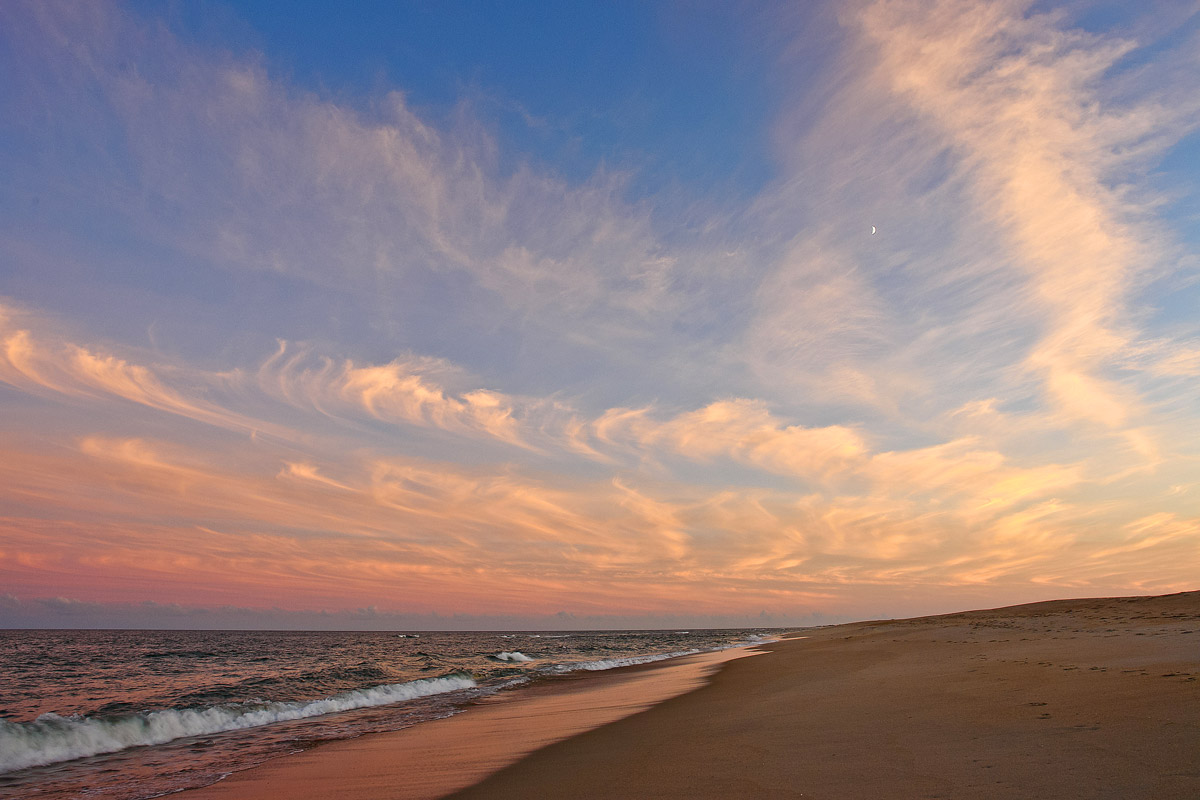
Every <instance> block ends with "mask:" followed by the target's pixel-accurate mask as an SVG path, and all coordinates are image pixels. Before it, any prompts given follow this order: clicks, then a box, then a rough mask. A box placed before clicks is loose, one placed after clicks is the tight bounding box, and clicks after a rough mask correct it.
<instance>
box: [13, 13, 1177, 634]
mask: <svg viewBox="0 0 1200 800" xmlns="http://www.w3.org/2000/svg"><path fill="white" fill-rule="evenodd" d="M1198 8H1200V7H1198V6H1197V4H1195V3H1169V4H1168V3H1164V4H1150V5H1148V6H1146V7H1144V8H1143V7H1138V8H1136V9H1133V8H1131V7H1129V6H1127V5H1123V4H1086V3H1070V4H1061V5H1060V4H1047V3H1036V4H1034V3H1029V2H1016V1H1015V0H1013V1H1007V0H1006V1H1004V2H987V3H984V2H974V1H973V0H940V1H939V2H935V3H917V2H907V1H906V0H877V1H874V2H867V1H866V0H854V1H853V2H850V1H847V2H830V3H813V4H804V5H803V6H796V5H791V4H772V3H746V4H717V3H628V4H618V3H596V4H565V5H564V4H541V3H521V4H513V3H504V4H500V3H494V4H489V3H471V4H466V3H463V4H456V3H450V4H444V3H438V4H426V3H405V4H392V3H379V4H362V5H359V6H356V10H355V13H353V14H347V13H345V11H344V10H343V9H341V8H340V7H337V6H334V5H332V4H322V3H301V4H291V5H289V6H288V7H287V9H286V11H284V10H280V9H278V8H275V7H273V6H271V5H269V4H252V3H246V4H225V3H204V4H191V3H189V4H156V3H140V2H139V3H128V4H120V3H92V4H72V3H54V2H51V3H13V4H11V5H8V6H6V7H4V9H3V10H2V11H0V15H2V18H0V30H2V31H3V33H0V70H3V72H4V74H6V75H9V76H11V79H10V80H8V81H7V82H6V84H5V86H4V87H3V88H0V111H2V114H0V118H2V119H3V120H4V122H3V123H0V208H2V209H3V212H4V213H3V215H2V218H0V344H2V345H3V348H2V350H0V408H2V409H3V414H2V419H3V422H0V431H3V436H4V445H3V447H4V449H5V453H3V454H0V455H2V456H3V458H2V459H0V461H3V463H4V465H5V466H4V467H0V507H2V508H3V509H4V511H3V513H2V514H0V584H2V585H4V586H7V587H9V588H8V589H6V590H5V592H7V594H6V599H5V601H4V603H3V604H0V624H5V623H7V624H54V620H55V619H59V617H56V616H55V615H56V614H58V615H60V616H61V617H62V619H63V620H66V619H67V616H69V617H70V619H69V620H67V622H69V623H70V624H72V625H77V624H84V623H86V622H87V620H88V619H92V620H93V621H95V622H96V624H100V622H101V621H103V624H114V623H113V620H114V619H125V620H128V624H157V623H155V622H154V620H155V619H157V618H158V617H161V616H163V615H164V614H166V615H167V616H172V618H173V619H176V620H177V619H179V618H183V619H196V620H201V619H205V618H213V617H212V616H211V615H212V614H213V613H215V612H214V609H220V608H224V609H227V611H225V612H221V613H223V614H225V615H226V616H228V617H229V618H230V619H235V618H236V619H237V620H239V621H240V622H239V625H241V624H252V622H253V620H254V619H256V618H261V619H262V620H263V624H269V623H268V621H269V620H276V621H277V620H278V619H279V618H280V617H279V614H284V615H285V616H287V615H291V616H287V618H288V619H292V620H304V619H310V618H311V619H317V618H318V617H314V616H311V615H313V614H320V612H326V614H327V615H328V614H333V615H335V616H336V615H343V616H344V617H345V619H347V620H352V619H358V618H359V617H361V614H360V613H359V610H360V609H364V608H368V607H373V608H376V609H379V610H380V611H379V613H380V614H382V615H383V616H382V617H381V618H382V619H392V620H409V621H411V620H412V619H417V618H427V617H428V615H433V614H441V615H446V614H461V615H466V616H468V617H470V618H471V619H472V620H480V619H490V620H492V622H491V624H493V625H495V626H500V627H504V626H505V625H516V624H517V622H518V621H519V622H520V625H521V626H522V627H528V626H529V625H531V624H535V622H536V620H537V619H540V618H545V619H546V620H548V622H547V624H551V623H552V622H553V621H554V620H555V619H558V617H555V615H556V614H559V613H560V612H562V613H567V614H571V615H573V618H574V619H576V620H578V621H579V624H581V625H589V624H595V625H602V624H617V622H614V620H619V621H620V624H621V625H637V624H644V625H654V624H656V621H657V623H661V624H668V625H674V624H702V623H705V622H706V621H707V622H710V623H713V622H720V623H721V624H735V623H736V622H737V621H738V620H745V621H748V622H749V621H754V620H760V619H762V616H761V615H762V614H764V613H765V614H767V615H769V617H770V618H771V619H773V620H777V621H781V622H787V621H796V622H801V621H804V620H811V619H817V618H819V619H822V620H827V619H832V618H850V617H862V616H876V615H901V614H907V613H920V612H926V611H936V610H951V609H954V608H960V607H964V606H970V605H973V606H978V605H988V604H991V605H995V604H1004V603H1011V602H1020V601H1023V600H1033V599H1044V598H1048V597H1058V596H1064V595H1082V594H1122V593H1146V592H1160V591H1176V590H1180V589H1185V588H1194V585H1195V582H1196V579H1197V577H1198V576H1197V574H1196V569H1195V567H1194V565H1195V564H1196V563H1200V484H1198V483H1197V475H1198V474H1200V441H1198V440H1197V437H1196V436H1195V432H1196V430H1198V429H1200V407H1198V405H1197V401H1196V398H1197V397H1198V396H1200V392H1198V391H1197V388H1198V386H1197V381H1198V380H1200V315H1198V314H1197V312H1196V309H1197V308H1200V279H1198V278H1200V260H1198V259H1197V251H1196V245H1197V237H1198V226H1197V213H1198V212H1197V200H1196V188H1197V184H1198V180H1197V177H1198V176H1197V169H1198V167H1197V165H1198V164H1200V158H1196V157H1195V155H1196V148H1197V141H1198V140H1197V124H1198V122H1200V92H1198V87H1197V84H1196V81H1195V78H1194V76H1195V75H1196V74H1197V72H1196V68H1197V66H1200V65H1198V64H1197V63H1196V58H1197V57H1196V55H1195V53H1197V52H1200V48H1198V47H1197V46H1196V45H1197V44H1198V38H1200V23H1198V20H1200V12H1198ZM872 228H874V229H875V231H876V232H875V233H872ZM5 592H0V594H5ZM274 607H277V609H276V610H275V611H270V612H268V611H266V610H263V609H270V608H274ZM171 609H176V611H171ZM179 609H182V611H178V610H179ZM228 609H234V610H233V611H228ZM68 611H69V612H70V613H69V614H68ZM168 612H169V613H168ZM373 613H374V612H373ZM256 614H257V615H259V616H258V617H256V616H255V615H256ZM63 615H66V616H63ZM156 615H157V616H156ZM306 615H309V616H306ZM422 615H424V616H422ZM688 615H691V616H688ZM814 615H817V616H814ZM322 618H324V617H322ZM338 618H341V617H338ZM164 619H165V617H164ZM689 619H690V620H692V621H691V622H688V620H689ZM247 620H248V621H249V622H246V621H247ZM589 620H590V621H591V622H589ZM67 622H64V623H63V624H67ZM159 622H162V620H159ZM172 624H174V623H172ZM197 624H199V623H197ZM297 624H301V623H300V622H297ZM347 624H349V623H347ZM397 624H399V623H397ZM480 624H483V623H480Z"/></svg>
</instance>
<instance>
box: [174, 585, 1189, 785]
mask: <svg viewBox="0 0 1200 800" xmlns="http://www.w3.org/2000/svg"><path fill="white" fill-rule="evenodd" d="M795 635H797V636H799V637H800V638H784V639H781V640H778V641H775V642H772V643H767V644H761V645H755V646H753V647H752V648H746V651H747V652H749V651H754V653H755V655H754V657H752V658H729V659H722V660H720V661H716V662H715V663H696V662H704V658H705V656H711V655H713V654H703V655H702V656H689V657H686V658H681V659H679V660H678V661H679V662H681V663H673V662H672V661H667V662H659V663H658V664H652V665H646V666H644V667H632V668H627V670H628V671H626V670H625V669H621V670H613V671H612V672H613V673H616V674H614V675H601V676H587V677H581V678H580V679H578V680H574V681H572V680H568V681H564V682H563V683H561V684H558V685H547V686H544V687H543V686H537V687H531V688H530V689H528V690H527V691H519V692H515V693H514V695H519V696H516V697H513V698H512V700H511V702H510V701H509V700H508V699H505V698H501V699H497V700H495V701H494V702H493V701H490V700H487V701H484V702H481V703H479V704H477V705H475V706H472V707H469V708H467V709H466V710H465V711H464V712H463V713H461V714H458V715H456V716H454V717H450V718H447V719H444V720H438V721H436V722H430V723H423V724H421V725H418V726H415V727H413V728H409V729H406V730H403V731H398V732H395V733H383V734H370V735H368V736H364V737H360V738H359V739H354V740H349V741H346V742H336V743H332V744H329V745H323V746H321V747H318V748H314V749H313V750H311V751H308V752H306V753H301V754H299V755H295V756H290V757H285V758H281V759H277V760H275V761H272V762H268V763H267V764H265V765H262V766H260V767H256V768H253V769H250V770H247V771H245V772H244V773H238V774H236V775H234V776H231V777H230V778H228V779H226V780H225V781H222V782H220V783H217V784H214V785H212V786H209V787H206V788H203V789H195V790H190V791H189V792H187V793H184V795H185V796H184V798H182V800H260V799H262V798H270V797H289V798H291V797H295V798H306V797H311V798H316V797H328V796H338V797H345V798H349V800H384V799H385V798H386V799H387V800H412V798H418V797H419V798H436V797H446V798H454V800H509V799H511V800H528V798H529V797H534V796H538V797H564V798H565V797H570V798H578V799H579V800H590V799H592V798H595V800H609V799H610V798H612V797H632V798H679V799H680V800H683V799H684V798H687V799H688V800H707V799H708V798H712V799H713V800H715V799H716V798H729V797H766V798H817V799H818V800H841V799H842V798H845V799H846V800H850V798H855V799H857V798H862V797H887V798H889V799H890V800H892V799H894V800H907V799H908V798H912V800H917V799H918V798H920V799H921V800H932V799H933V798H947V799H949V798H953V800H959V799H960V798H972V799H973V798H983V799H988V800H990V799H991V798H995V799H996V800H1000V799H1001V798H1005V799H1006V800H1007V798H1012V797H1047V798H1051V797H1052V798H1055V800H1085V798H1086V800H1094V799H1095V798H1114V800H1116V798H1120V799H1121V800H1142V799H1144V800H1193V799H1194V798H1196V797H1200V592H1186V593H1180V594H1175V595H1165V596H1158V597H1132V598H1094V599H1080V600H1061V601H1050V602H1044V603H1034V604H1029V605H1024V606H1014V607H1009V608H1002V609H991V610H982V611H971V612H961V613H954V614H943V615H938V616H931V617H921V618H914V619H903V620H889V621H877V622H858V623H849V624H844V625H836V626H828V627H822V628H816V629H805V630H803V631H799V630H798V631H797V632H796V634H795ZM729 652H733V653H740V652H741V651H718V653H717V654H716V655H721V654H722V653H729ZM689 660H691V661H692V663H691V664H688V663H685V662H688V661H689ZM688 670H691V673H690V677H689V678H687V679H686V680H683V679H684V676H685V672H686V671H688ZM656 680H658V681H662V682H665V683H666V684H670V685H671V687H672V690H671V691H665V690H664V689H665V687H663V686H660V687H659V690H656V691H660V690H662V691H661V694H659V695H657V696H656V697H651V694H653V693H644V694H643V695H642V699H641V700H640V701H634V702H632V703H631V701H630V698H631V697H632V696H633V695H635V694H637V692H636V691H635V688H636V685H637V684H638V682H639V681H646V682H650V683H652V682H654V681H656ZM681 681H682V682H683V683H686V684H688V685H686V686H683V685H682V684H681ZM643 688H645V687H643ZM576 690H578V693H576ZM588 697H590V700H588V699H586V698H588ZM589 706H590V707H591V708H592V709H593V710H596V709H599V710H600V712H601V713H599V714H596V715H594V716H593V715H591V712H589V711H587V710H585V708H586V707H589ZM606 714H608V715H611V717H606V716H605V715H606ZM522 726H524V727H522ZM552 728H553V729H554V731H555V732H553V733H549V734H547V735H546V736H545V737H544V738H533V739H526V738H525V736H526V733H525V732H526V731H529V732H533V733H534V734H537V733H538V732H539V731H542V730H543V729H545V730H546V731H549V730H550V729H552ZM485 736H490V737H492V738H491V741H492V742H494V743H498V748H499V749H498V750H497V751H491V750H488V748H487V747H485V746H483V745H482V744H481V743H482V742H483V741H484V738H481V737H485ZM455 749H457V752H456V753H454V752H451V753H450V756H449V757H447V752H448V751H454V750H455ZM439 763H440V764H441V766H440V767H439V766H434V767H433V768H432V769H429V767H430V765H436V764H439ZM421 770H427V771H428V772H429V774H427V775H425V776H424V777H422V775H421ZM439 771H440V772H439ZM448 773H451V774H448Z"/></svg>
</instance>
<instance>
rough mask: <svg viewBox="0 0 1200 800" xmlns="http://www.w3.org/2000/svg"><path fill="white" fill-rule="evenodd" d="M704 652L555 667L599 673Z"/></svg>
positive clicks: (556, 669)
mask: <svg viewBox="0 0 1200 800" xmlns="http://www.w3.org/2000/svg"><path fill="white" fill-rule="evenodd" d="M702 652H704V651H703V650H680V651H679V652H676V653H656V654H655V655H652V656H629V657H626V658H604V659H600V660H599V661H581V662H579V663H576V664H559V665H557V666H555V668H554V669H555V671H557V672H575V671H576V670H581V669H586V670H591V671H593V672H594V671H598V670H602V669H617V668H618V667H632V666H636V665H638V664H650V663H652V662H654V661H665V660H666V659H668V658H679V657H680V656H694V655H696V654H697V653H702Z"/></svg>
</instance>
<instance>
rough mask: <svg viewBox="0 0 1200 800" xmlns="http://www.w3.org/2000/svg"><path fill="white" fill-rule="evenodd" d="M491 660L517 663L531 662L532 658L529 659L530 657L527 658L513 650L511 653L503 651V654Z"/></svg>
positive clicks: (498, 654)
mask: <svg viewBox="0 0 1200 800" xmlns="http://www.w3.org/2000/svg"><path fill="white" fill-rule="evenodd" d="M493 658H496V659H499V660H500V661H517V662H524V661H533V658H531V657H530V656H527V655H525V654H524V653H521V652H518V651H516V650H513V651H512V652H509V651H507V650H505V651H504V652H503V653H497V654H496V655H495V656H493Z"/></svg>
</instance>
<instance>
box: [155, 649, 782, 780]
mask: <svg viewBox="0 0 1200 800" xmlns="http://www.w3.org/2000/svg"><path fill="white" fill-rule="evenodd" d="M756 652H758V651H755V650H754V649H752V648H741V649H733V650H725V651H721V652H716V653H703V654H699V655H695V656H686V657H681V658H676V659H671V660H670V661H668V662H658V663H655V664H651V665H646V666H636V667H626V668H623V669H614V670H608V671H604V672H600V673H573V674H571V675H569V676H563V677H556V678H551V679H547V680H545V681H544V682H543V683H540V684H536V685H534V686H532V687H529V688H520V689H516V690H510V691H507V692H502V693H500V694H496V695H492V696H490V697H488V698H485V699H484V700H482V701H481V702H478V703H475V704H472V705H470V706H469V707H468V708H467V711H466V712H465V713H463V714H460V715H458V716H453V717H448V718H446V719H441V720H436V721H433V722H426V723H422V724H420V725H417V726H415V727H412V728H407V729H405V730H401V731H396V732H394V733H379V734H371V735H367V736H363V737H361V738H358V739H352V740H349V741H343V742H333V743H329V744H325V745H322V746H319V747H317V748H314V749H312V750H309V751H306V752H303V753H298V754H295V755H292V756H287V757H284V758H279V759H276V760H274V761H269V762H267V763H266V764H263V765H261V766H259V767H255V768H252V769H248V770H245V771H243V772H238V773H235V774H233V775H231V776H230V777H228V778H226V779H225V780H223V781H221V782H220V783H217V784H214V785H212V786H208V787H205V788H203V789H194V790H191V791H187V792H182V793H180V794H179V795H172V796H173V797H179V798H180V800H266V799H267V798H272V799H275V798H287V800H328V799H329V798H335V797H336V798H338V799H339V800H384V798H387V800H434V798H439V797H444V796H446V795H447V794H448V793H450V792H453V791H454V790H456V789H462V788H464V787H467V786H470V785H471V784H473V783H475V782H476V781H479V780H482V779H483V778H485V777H487V775H489V774H490V773H493V772H495V771H496V770H498V769H500V768H502V767H504V766H505V765H507V764H511V763H513V762H515V761H517V760H518V759H520V758H521V757H522V756H525V755H528V754H529V753H532V752H533V751H534V750H537V749H538V748H541V747H545V746H547V745H549V744H552V743H554V742H557V741H560V740H563V739H566V738H568V737H570V736H573V735H575V734H577V733H580V732H582V731H586V730H589V729H592V728H596V727H599V726H602V725H605V724H607V723H610V722H613V721H615V720H619V719H621V718H623V717H627V716H629V715H630V714H636V713H638V712H639V711H643V710H645V709H647V708H650V707H651V706H653V705H654V704H656V703H659V702H662V701H663V700H666V699H667V698H670V697H674V696H676V695H679V694H683V693H684V692H688V691H691V690H693V689H696V688H699V687H700V686H702V685H704V683H705V680H706V678H707V677H708V676H710V675H711V674H712V673H713V672H714V671H715V670H716V669H718V667H719V666H720V665H721V664H724V663H725V662H727V661H730V660H732V659H735V658H741V657H744V656H748V655H754V654H755V653H756Z"/></svg>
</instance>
